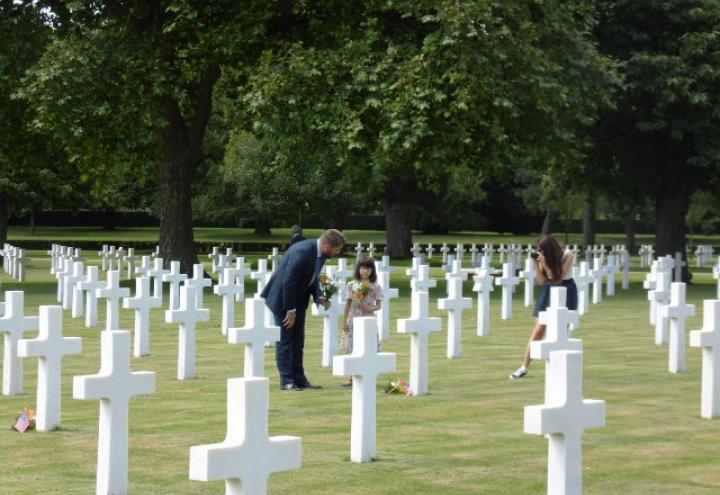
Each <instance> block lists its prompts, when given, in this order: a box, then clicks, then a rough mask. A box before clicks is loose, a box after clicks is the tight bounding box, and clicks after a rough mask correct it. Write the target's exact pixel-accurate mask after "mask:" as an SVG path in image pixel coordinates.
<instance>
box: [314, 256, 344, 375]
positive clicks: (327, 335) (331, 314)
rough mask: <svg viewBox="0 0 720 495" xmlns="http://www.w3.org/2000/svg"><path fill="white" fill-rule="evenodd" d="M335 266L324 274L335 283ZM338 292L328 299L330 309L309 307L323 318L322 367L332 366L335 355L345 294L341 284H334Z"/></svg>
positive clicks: (316, 306) (328, 267)
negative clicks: (339, 319)
mask: <svg viewBox="0 0 720 495" xmlns="http://www.w3.org/2000/svg"><path fill="white" fill-rule="evenodd" d="M335 270H337V267H335V266H326V267H325V274H326V275H327V276H328V278H329V279H330V280H333V281H335ZM334 285H335V286H336V287H338V286H339V288H338V291H337V292H336V293H335V294H334V295H333V296H332V298H330V308H329V309H325V308H324V307H323V306H318V305H316V304H313V305H312V306H311V307H312V309H311V311H312V314H313V315H315V316H322V318H323V341H322V366H324V367H326V368H327V367H329V366H331V365H332V358H333V356H334V355H335V350H336V348H337V341H338V337H337V336H338V318H339V317H341V316H342V315H343V313H344V311H345V304H344V303H345V293H344V291H343V285H344V284H343V283H337V282H334Z"/></svg>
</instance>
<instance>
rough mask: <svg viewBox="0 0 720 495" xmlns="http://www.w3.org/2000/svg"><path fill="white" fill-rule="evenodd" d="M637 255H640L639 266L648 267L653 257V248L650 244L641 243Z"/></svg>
mask: <svg viewBox="0 0 720 495" xmlns="http://www.w3.org/2000/svg"><path fill="white" fill-rule="evenodd" d="M638 255H639V256H640V267H641V268H645V267H648V266H650V265H652V262H653V260H654V259H655V249H654V248H653V247H652V245H651V244H641V245H640V249H639V250H638Z"/></svg>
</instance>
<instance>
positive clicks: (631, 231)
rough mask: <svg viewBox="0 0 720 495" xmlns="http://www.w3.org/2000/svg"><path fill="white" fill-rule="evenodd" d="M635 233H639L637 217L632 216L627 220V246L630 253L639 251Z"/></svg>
mask: <svg viewBox="0 0 720 495" xmlns="http://www.w3.org/2000/svg"><path fill="white" fill-rule="evenodd" d="M635 234H637V223H636V222H635V219H634V218H632V217H630V218H627V219H626V220H625V247H626V248H627V250H628V253H630V254H635V253H637V246H636V245H635Z"/></svg>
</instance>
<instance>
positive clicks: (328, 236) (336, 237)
mask: <svg viewBox="0 0 720 495" xmlns="http://www.w3.org/2000/svg"><path fill="white" fill-rule="evenodd" d="M320 240H321V241H324V242H326V243H328V244H329V245H331V246H332V247H334V248H336V247H342V246H344V245H345V244H347V240H346V239H345V234H343V233H342V232H340V231H339V230H336V229H328V230H326V231H325V232H323V233H322V234H321V235H320Z"/></svg>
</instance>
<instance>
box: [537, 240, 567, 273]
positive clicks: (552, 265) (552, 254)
mask: <svg viewBox="0 0 720 495" xmlns="http://www.w3.org/2000/svg"><path fill="white" fill-rule="evenodd" d="M537 249H538V251H540V252H541V253H542V254H543V256H544V257H545V266H546V267H547V269H548V270H550V273H549V274H546V275H548V278H549V279H551V280H552V282H553V283H556V284H559V283H560V282H562V277H563V273H562V248H561V247H560V244H559V243H558V241H557V239H555V238H554V237H553V236H551V235H546V236H545V237H543V238H542V239H540V240H539V241H538V243H537Z"/></svg>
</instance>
